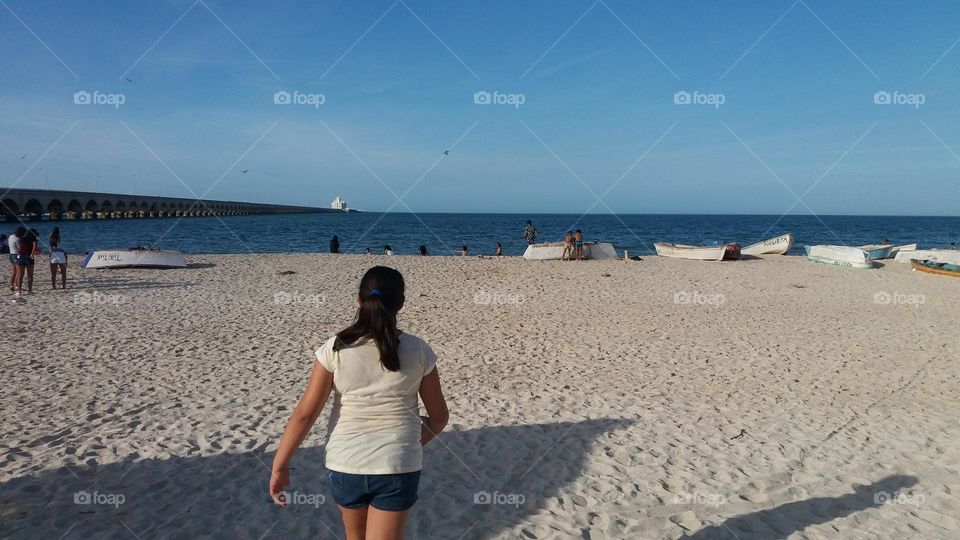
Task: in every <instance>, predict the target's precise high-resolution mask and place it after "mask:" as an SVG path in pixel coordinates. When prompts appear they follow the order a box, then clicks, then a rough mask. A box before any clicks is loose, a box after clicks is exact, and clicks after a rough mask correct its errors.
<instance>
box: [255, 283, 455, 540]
mask: <svg viewBox="0 0 960 540" xmlns="http://www.w3.org/2000/svg"><path fill="white" fill-rule="evenodd" d="M404 288H405V284H404V281H403V276H402V275H401V274H400V272H398V271H396V270H394V269H393V268H387V267H385V266H375V267H373V268H371V269H370V270H368V271H367V273H366V274H364V275H363V279H362V280H361V281H360V291H359V294H358V295H357V305H358V308H357V315H356V318H355V319H354V322H353V324H351V325H350V326H348V327H347V328H345V329H343V330H341V331H340V332H339V333H337V335H335V336H333V337H331V338H330V339H328V340H327V341H326V342H325V343H324V344H323V346H321V347H320V348H319V349H318V350H317V352H316V358H317V359H316V361H315V362H314V363H313V374H312V375H311V377H310V382H309V383H308V384H307V389H306V391H305V392H304V394H303V396H302V397H301V398H300V402H299V403H298V404H297V408H296V409H295V410H294V411H293V414H292V415H291V417H290V420H289V422H288V423H287V427H286V429H285V430H284V432H283V437H282V438H281V440H280V446H279V447H278V448H277V453H276V456H275V457H274V459H273V467H272V468H271V473H270V486H269V493H270V496H271V497H272V498H273V500H274V501H275V502H276V503H277V504H278V505H280V506H286V504H287V501H286V500H285V494H284V491H283V490H284V488H285V487H286V486H287V485H288V484H289V483H290V468H289V466H290V461H291V459H292V458H293V455H294V453H295V452H296V451H297V448H298V447H299V446H300V444H301V443H302V442H303V440H304V438H306V436H307V434H308V433H309V431H310V428H311V427H312V426H313V424H314V422H316V420H317V418H318V417H319V416H320V413H321V412H322V411H323V408H324V406H325V405H326V403H327V399H328V398H329V397H330V394H331V393H335V394H336V398H335V399H334V400H333V411H332V412H331V414H330V419H331V420H330V424H329V425H328V429H327V433H328V436H327V437H328V439H327V444H326V468H327V470H328V471H329V479H330V491H331V492H332V494H333V499H334V501H335V502H336V503H337V506H338V507H339V509H340V514H341V517H342V518H343V526H344V529H346V536H347V539H348V540H361V539H364V538H377V539H381V538H390V539H392V538H402V537H403V528H404V525H405V524H406V521H407V517H408V515H409V513H410V509H411V508H412V507H413V505H414V504H415V503H416V502H417V491H418V489H419V484H420V472H421V469H422V468H423V446H424V445H426V444H427V443H429V442H430V441H431V440H433V438H434V437H436V435H437V434H438V433H440V431H442V430H443V428H444V427H445V426H446V425H447V421H448V419H449V413H448V411H447V404H446V401H445V399H444V397H443V391H442V388H441V385H440V376H439V374H438V373H437V367H436V365H437V356H436V354H434V352H433V349H431V348H430V346H429V345H427V343H426V342H425V341H423V340H422V339H420V338H418V337H416V336H414V335H413V334H408V333H406V332H401V331H400V330H399V329H398V328H397V314H398V313H399V312H400V310H401V308H403V304H404V300H405V297H404ZM418 396H419V399H420V400H421V401H422V402H423V406H424V409H426V412H427V416H419V403H418V399H417V397H418Z"/></svg>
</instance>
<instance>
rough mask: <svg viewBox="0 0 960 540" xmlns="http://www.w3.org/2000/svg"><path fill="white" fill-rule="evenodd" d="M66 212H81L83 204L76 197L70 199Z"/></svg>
mask: <svg viewBox="0 0 960 540" xmlns="http://www.w3.org/2000/svg"><path fill="white" fill-rule="evenodd" d="M67 212H72V213H74V214H79V213H81V212H83V205H82V204H80V201H78V200H76V199H70V202H68V203H67Z"/></svg>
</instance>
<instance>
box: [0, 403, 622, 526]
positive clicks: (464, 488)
mask: <svg viewBox="0 0 960 540" xmlns="http://www.w3.org/2000/svg"><path fill="white" fill-rule="evenodd" d="M629 424H630V422H629V421H626V420H613V419H597V420H584V421H581V422H558V423H551V424H533V425H513V426H493V427H483V428H477V429H470V430H465V431H449V432H445V433H443V434H442V435H441V437H440V438H439V439H438V440H437V441H435V442H433V443H431V444H430V445H429V446H428V447H427V448H426V449H425V452H424V454H425V455H424V463H425V465H426V466H425V470H424V474H423V477H422V480H421V484H420V501H419V502H418V503H417V506H416V507H414V511H413V513H412V514H411V517H410V521H409V523H408V525H407V535H408V537H409V538H464V539H472V538H489V537H491V536H494V535H497V534H502V533H503V532H504V531H506V530H508V529H510V528H512V527H514V526H516V525H517V524H520V523H523V522H524V521H525V519H526V518H528V517H529V516H530V515H531V513H533V512H535V511H536V509H537V508H538V507H542V506H543V505H544V504H545V503H546V502H547V500H548V499H550V498H553V497H557V496H559V495H562V492H563V490H564V488H565V487H566V486H567V485H569V484H570V483H572V482H574V481H575V480H576V479H577V477H578V476H580V474H581V472H582V468H583V466H584V464H585V463H586V461H587V458H588V456H589V455H590V453H591V451H592V450H593V449H594V448H595V445H597V444H602V441H603V440H608V439H612V440H616V437H617V434H616V433H615V431H617V430H619V429H622V428H624V427H626V426H628V425H629ZM224 429H225V430H226V429H227V427H226V426H224ZM277 435H278V437H279V433H278V434H277ZM211 438H212V437H211ZM227 438H229V437H227ZM316 439H318V437H317V436H313V437H311V438H310V439H309V440H308V441H307V442H306V443H305V445H316V444H319V441H317V440H316ZM54 442H55V441H52V440H51V441H46V442H42V444H53V443H54ZM185 442H186V441H185ZM233 442H234V444H242V441H240V440H237V439H234V441H233ZM193 446H194V449H195V448H196V446H195V445H193ZM209 451H210V452H218V453H217V454H215V455H209V456H196V457H175V458H170V459H163V460H161V459H138V458H136V457H134V458H127V459H125V460H123V461H120V462H117V463H111V464H109V465H103V466H97V465H96V464H95V463H93V460H90V464H87V465H70V466H63V467H60V468H58V469H53V470H47V471H43V472H41V473H40V474H37V475H35V476H30V477H20V478H14V479H12V480H9V481H7V482H5V483H3V484H0V519H2V521H3V526H2V530H3V535H2V536H4V537H7V538H9V537H15V538H40V537H44V536H51V535H52V536H53V537H54V538H56V537H59V536H60V535H63V538H135V537H136V538H158V537H163V538H168V537H169V538H200V537H208V536H210V537H215V538H230V539H233V538H252V539H256V538H306V537H313V538H342V537H343V530H342V526H341V523H340V517H339V512H338V511H337V509H336V505H335V504H334V502H333V500H332V498H331V497H330V492H329V487H328V481H327V479H326V471H325V469H324V467H323V461H324V456H323V449H322V447H320V446H310V447H307V448H302V449H301V450H300V451H299V452H298V453H297V455H296V457H295V458H294V462H293V464H292V467H293V470H292V471H291V477H292V485H291V486H290V487H288V489H287V491H288V493H290V494H291V496H290V499H291V501H292V504H291V505H290V507H288V508H287V509H280V508H278V507H276V506H274V505H273V504H272V502H271V500H270V498H269V496H268V495H267V482H268V479H269V472H270V469H269V466H270V463H271V461H272V459H273V455H272V454H266V453H264V452H263V451H262V450H259V449H253V450H247V451H244V452H239V453H238V452H237V451H234V452H232V453H223V452H224V450H221V449H218V448H211V449H210V450H209ZM181 452H182V450H181ZM19 458H20V459H23V458H24V456H23V455H20V456H19ZM10 459H12V456H11V458H10ZM121 497H122V499H123V500H122V504H117V503H118V502H120V498H121ZM85 501H91V503H90V504H83V503H84V502H85ZM298 501H299V503H298ZM490 501H492V502H494V503H499V504H484V503H486V502H490ZM478 502H479V503H480V504H478ZM44 529H46V532H41V531H43V530H44ZM54 530H55V533H54ZM571 533H573V531H571Z"/></svg>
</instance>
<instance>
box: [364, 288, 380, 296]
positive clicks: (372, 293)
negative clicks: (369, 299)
mask: <svg viewBox="0 0 960 540" xmlns="http://www.w3.org/2000/svg"><path fill="white" fill-rule="evenodd" d="M381 294H383V293H381V292H380V289H370V290H369V291H368V292H367V296H380V295H381Z"/></svg>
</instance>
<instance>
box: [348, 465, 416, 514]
mask: <svg viewBox="0 0 960 540" xmlns="http://www.w3.org/2000/svg"><path fill="white" fill-rule="evenodd" d="M419 486H420V471H416V472H411V473H401V474H349V473H342V472H337V471H330V491H331V492H333V500H334V501H336V503H337V504H338V505H339V506H342V507H344V508H363V507H365V506H372V507H374V508H376V509H377V510H385V511H387V512H402V511H404V510H409V509H410V508H411V507H413V505H414V503H416V502H417V488H418V487H419Z"/></svg>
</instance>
